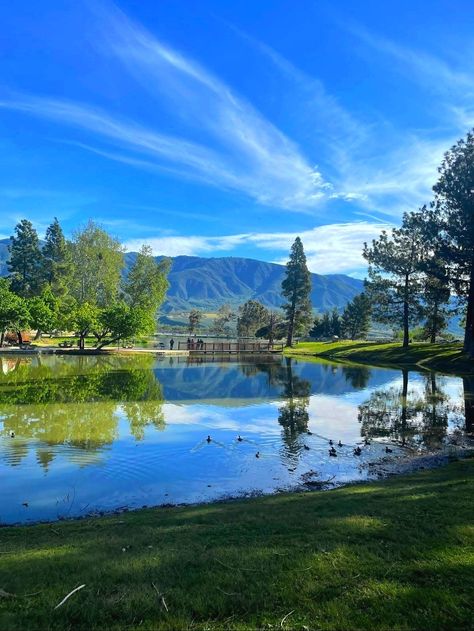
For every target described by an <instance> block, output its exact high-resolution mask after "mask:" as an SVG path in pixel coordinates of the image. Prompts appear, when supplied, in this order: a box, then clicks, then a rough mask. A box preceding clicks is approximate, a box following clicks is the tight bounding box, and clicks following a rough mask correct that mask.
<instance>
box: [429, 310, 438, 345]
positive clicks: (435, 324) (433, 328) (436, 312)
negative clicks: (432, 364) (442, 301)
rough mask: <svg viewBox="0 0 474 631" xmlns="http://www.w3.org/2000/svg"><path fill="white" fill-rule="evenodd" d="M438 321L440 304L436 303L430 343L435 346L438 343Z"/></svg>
mask: <svg viewBox="0 0 474 631" xmlns="http://www.w3.org/2000/svg"><path fill="white" fill-rule="evenodd" d="M437 321H438V303H437V302H436V303H435V306H434V312H433V327H432V329H431V339H430V342H431V343H432V344H435V342H436V333H437V331H436V326H437Z"/></svg>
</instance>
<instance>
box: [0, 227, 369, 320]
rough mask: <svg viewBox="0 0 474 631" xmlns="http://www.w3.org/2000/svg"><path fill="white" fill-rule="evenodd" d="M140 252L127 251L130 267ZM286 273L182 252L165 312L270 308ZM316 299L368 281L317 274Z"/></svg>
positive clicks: (1, 245) (2, 270) (337, 299)
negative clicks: (250, 305) (252, 304)
mask: <svg viewBox="0 0 474 631" xmlns="http://www.w3.org/2000/svg"><path fill="white" fill-rule="evenodd" d="M8 244H9V239H2V240H0V276H4V275H6V274H7V265H6V261H7V260H8ZM135 257H136V254H135V253H133V252H129V253H127V254H126V255H125V266H126V268H129V267H130V266H131V265H132V264H133V261H134V259H135ZM284 272H285V267H284V266H283V265H276V264H275V263H265V262H264V261H256V260H254V259H247V258H238V257H222V258H201V257H198V256H177V257H175V258H174V259H173V264H172V268H171V272H170V276H169V281H170V288H169V291H168V295H167V300H166V303H165V304H164V306H163V311H164V312H165V313H169V312H171V311H186V310H189V309H190V308H191V307H196V308H199V309H203V310H206V311H211V312H212V311H216V310H217V309H218V308H219V306H221V305H222V304H224V303H226V302H227V303H229V304H231V305H232V306H238V305H241V304H242V303H243V302H245V301H246V300H249V299H250V298H253V299H255V300H260V301H261V302H262V303H263V304H265V305H266V306H268V307H278V306H280V305H281V303H282V299H281V295H280V291H281V281H282V279H283V275H284ZM311 277H312V284H313V291H312V296H311V298H312V303H313V307H314V308H315V309H317V310H319V311H324V310H326V309H330V308H332V307H343V306H344V305H345V304H346V303H347V302H348V301H349V300H351V299H352V298H353V297H354V296H355V295H356V294H358V293H359V292H360V291H362V281H361V280H359V279H357V278H351V277H350V276H346V275H344V274H329V275H327V276H321V275H319V274H312V275H311Z"/></svg>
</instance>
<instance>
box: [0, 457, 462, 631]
mask: <svg viewBox="0 0 474 631" xmlns="http://www.w3.org/2000/svg"><path fill="white" fill-rule="evenodd" d="M473 473H474V462H473V461H466V462H462V463H456V464H453V465H450V466H449V467H447V468H444V469H439V470H436V471H430V472H425V473H423V474H418V475H416V476H410V477H405V478H396V479H392V480H389V481H386V482H383V483H378V484H373V485H365V486H363V487H358V486H355V487H347V488H344V489H339V490H336V491H331V492H324V493H306V494H298V495H296V494H295V495H279V496H271V497H268V498H262V499H256V500H249V501H238V502H231V503H225V504H217V505H216V504H214V505H210V506H200V507H190V508H176V509H158V510H145V511H139V512H136V513H129V514H125V515H122V516H113V517H105V518H101V519H90V520H84V521H76V522H68V523H66V522H62V523H59V524H54V525H53V526H49V525H40V526H34V527H24V528H4V529H2V530H0V542H1V551H2V552H6V553H7V554H2V555H0V587H1V588H2V589H3V590H5V591H6V592H9V593H11V594H15V595H16V597H5V598H3V599H1V600H0V628H2V629H5V630H7V629H26V628H29V629H36V628H41V629H42V628H51V629H64V628H70V627H74V628H76V629H105V628H106V629H114V628H116V629H124V628H127V629H129V628H138V627H140V628H148V629H151V628H152V629H157V628H163V629H181V628H183V629H184V628H190V627H194V628H211V629H213V628H215V629H222V628H226V629H227V628H229V629H231V628H252V629H253V628H259V627H263V626H265V625H267V624H271V625H274V626H278V627H279V626H280V622H281V620H282V619H283V617H284V616H285V615H286V614H288V613H289V612H293V613H292V614H291V616H289V618H288V619H287V622H286V624H285V623H284V624H283V627H282V628H285V626H286V628H301V627H302V625H306V626H308V627H310V628H314V627H317V628H322V629H387V628H389V629H391V628H409V629H426V628H430V629H446V628H456V629H463V628H466V629H467V628H469V625H470V623H471V600H470V596H472V589H473V587H474V584H473V583H474V578H473V576H472V573H470V571H469V563H468V562H467V560H468V559H470V558H471V559H472V557H469V552H468V549H469V545H470V544H472V529H470V528H469V525H470V524H472V517H473V514H472V513H473V508H472V491H473V488H474V483H473V477H474V476H473ZM362 491H366V492H362ZM80 584H85V585H86V587H85V588H84V589H83V590H81V591H80V592H78V593H77V594H74V595H73V596H72V597H71V598H70V600H68V602H67V603H66V604H65V605H64V606H63V607H61V608H60V609H59V610H57V611H54V610H53V608H54V606H55V605H56V604H57V603H59V602H60V600H62V598H63V597H64V596H65V595H66V594H67V593H68V592H70V591H71V590H72V589H73V588H74V587H76V586H78V585H80ZM153 585H154V586H155V587H156V589H155V587H153ZM35 592H40V593H38V594H35V595H31V596H24V595H25V594H34V593H35ZM157 592H160V594H161V593H162V594H163V598H164V601H163V599H162V598H161V595H158V593H157ZM164 603H166V607H167V608H168V611H167V610H166V607H165V604H164Z"/></svg>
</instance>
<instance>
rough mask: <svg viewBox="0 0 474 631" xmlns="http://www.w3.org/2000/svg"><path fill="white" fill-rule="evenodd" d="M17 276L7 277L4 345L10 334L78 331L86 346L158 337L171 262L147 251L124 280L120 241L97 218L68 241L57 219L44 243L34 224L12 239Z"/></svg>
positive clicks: (0, 315) (2, 302) (11, 264)
mask: <svg viewBox="0 0 474 631" xmlns="http://www.w3.org/2000/svg"><path fill="white" fill-rule="evenodd" d="M9 252H10V258H9V260H8V271H9V275H8V277H6V278H2V279H0V336H1V339H0V344H3V342H4V337H5V334H6V333H7V332H10V331H11V332H15V334H16V335H17V337H18V342H19V343H20V344H21V343H22V341H23V339H22V331H25V330H31V329H33V330H35V331H36V337H37V338H39V337H40V336H41V334H43V333H53V332H58V331H74V332H75V333H76V335H77V336H78V338H79V342H78V345H79V347H80V348H84V346H85V339H86V337H89V336H91V337H94V338H95V343H96V346H97V347H98V348H102V347H103V346H105V345H107V344H111V343H114V342H117V341H119V340H126V339H128V338H132V337H134V336H137V335H143V334H147V333H153V332H154V331H155V328H156V315H157V311H158V308H159V307H160V305H161V304H162V302H163V300H164V297H165V294H166V290H167V288H168V281H167V275H168V272H169V268H170V261H169V260H166V259H164V260H163V261H161V262H159V263H157V262H156V260H155V258H154V257H153V255H152V252H151V249H150V248H149V247H147V246H143V247H142V248H141V250H140V252H139V253H138V255H137V258H136V260H135V262H134V264H133V266H132V267H131V269H130V270H129V273H128V275H127V276H125V275H124V249H123V247H122V245H121V244H120V242H119V241H118V240H117V239H115V238H114V237H112V236H111V235H110V234H108V233H107V232H106V231H105V230H104V229H103V228H101V227H100V226H98V225H97V224H95V223H94V222H92V221H89V223H88V224H87V225H86V226H85V227H83V228H81V229H78V230H77V231H75V232H74V234H73V237H72V239H71V240H67V239H66V238H65V236H64V233H63V230H62V228H61V226H60V224H59V222H58V220H57V219H54V221H53V223H52V224H51V225H50V226H49V227H48V229H47V230H46V235H45V240H44V242H43V243H42V244H41V242H40V240H39V238H38V234H37V232H36V230H35V229H34V227H33V225H32V224H31V222H29V221H28V220H26V219H23V220H22V221H20V222H19V223H18V224H17V226H16V227H15V232H14V235H13V236H12V237H11V239H10V246H9Z"/></svg>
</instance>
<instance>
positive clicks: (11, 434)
mask: <svg viewBox="0 0 474 631" xmlns="http://www.w3.org/2000/svg"><path fill="white" fill-rule="evenodd" d="M10 438H15V432H14V431H13V430H12V431H11V432H10Z"/></svg>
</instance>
